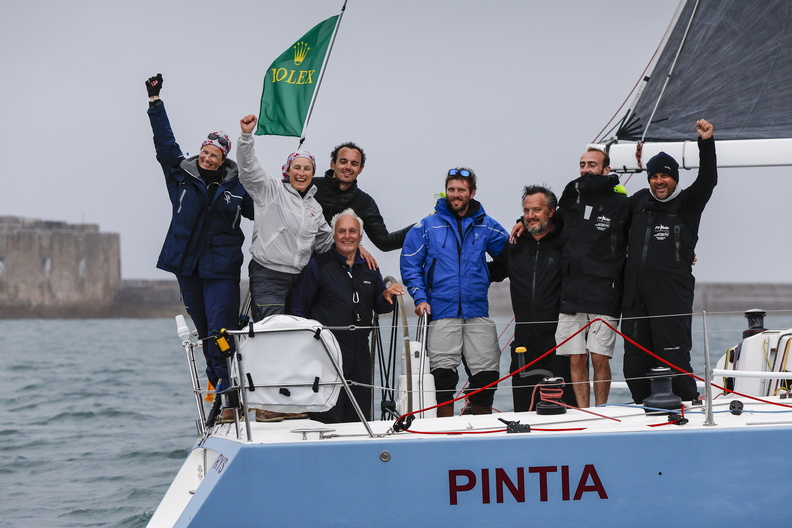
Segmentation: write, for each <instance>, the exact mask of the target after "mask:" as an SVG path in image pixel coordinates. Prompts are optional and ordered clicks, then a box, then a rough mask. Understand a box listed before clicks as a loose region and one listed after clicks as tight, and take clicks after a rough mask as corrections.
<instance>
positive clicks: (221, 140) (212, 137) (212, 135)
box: [206, 132, 228, 148]
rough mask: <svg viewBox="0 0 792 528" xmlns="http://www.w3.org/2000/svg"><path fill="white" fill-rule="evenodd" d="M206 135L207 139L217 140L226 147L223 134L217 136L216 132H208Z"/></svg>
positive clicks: (226, 142) (226, 141)
mask: <svg viewBox="0 0 792 528" xmlns="http://www.w3.org/2000/svg"><path fill="white" fill-rule="evenodd" d="M206 137H207V139H211V140H212V141H217V142H218V143H220V144H221V145H223V147H225V148H228V140H227V139H226V138H224V137H223V136H218V135H217V134H215V133H214V132H212V133H211V134H209V135H208V136H206Z"/></svg>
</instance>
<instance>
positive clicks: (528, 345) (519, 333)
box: [490, 185, 576, 412]
mask: <svg viewBox="0 0 792 528" xmlns="http://www.w3.org/2000/svg"><path fill="white" fill-rule="evenodd" d="M557 203H558V200H557V198H556V195H555V193H553V191H551V190H550V189H548V188H546V187H543V186H539V185H531V186H528V187H525V189H524V191H523V197H522V206H523V219H522V222H523V226H524V227H525V229H524V230H523V232H522V233H521V234H520V235H519V236H517V238H516V241H515V243H514V244H506V245H505V246H504V249H503V251H501V252H500V253H499V254H498V255H497V256H496V257H495V258H494V259H493V260H492V262H491V263H490V274H491V275H492V280H493V281H496V282H497V281H502V280H503V279H505V278H506V277H508V278H509V283H510V285H509V290H510V292H511V301H512V310H513V311H514V318H515V322H516V326H515V329H514V341H512V344H511V367H510V369H511V372H514V371H516V370H518V369H520V368H522V367H525V366H526V365H528V364H532V366H531V367H528V368H526V369H523V370H522V371H521V372H519V373H517V374H515V375H513V376H512V400H513V401H514V410H515V411H517V412H520V411H532V410H534V407H535V405H532V402H533V404H535V403H537V401H538V395H535V394H534V388H535V386H536V384H537V383H539V382H540V381H542V379H543V378H545V377H559V376H560V377H562V378H564V380H565V381H566V382H567V383H566V384H565V385H564V396H563V398H562V399H563V401H564V402H565V403H568V404H569V405H575V404H576V399H575V392H574V390H573V388H572V385H570V384H569V383H568V382H569V381H570V374H569V356H559V355H558V354H556V353H555V351H553V352H551V353H550V354H549V355H548V356H546V357H544V358H543V359H541V360H539V361H536V362H534V361H535V360H536V359H538V358H539V357H540V356H542V355H544V354H545V353H546V352H547V351H548V350H552V349H554V348H555V346H556V342H555V332H556V327H557V326H558V309H559V303H560V299H561V252H562V248H563V239H562V229H563V223H562V222H561V220H560V219H559V218H558V216H557V215H556V214H555V213H556V205H557ZM521 348H524V349H525V351H524V352H518V351H517V350H518V349H521ZM541 370H545V371H546V372H544V373H543V372H537V371H541Z"/></svg>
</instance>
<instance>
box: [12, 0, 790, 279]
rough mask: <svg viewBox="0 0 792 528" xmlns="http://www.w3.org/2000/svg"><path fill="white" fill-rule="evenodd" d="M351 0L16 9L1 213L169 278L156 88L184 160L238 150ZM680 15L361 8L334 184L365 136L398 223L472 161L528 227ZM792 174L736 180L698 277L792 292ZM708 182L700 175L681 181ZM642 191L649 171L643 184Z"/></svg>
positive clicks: (725, 178)
mask: <svg viewBox="0 0 792 528" xmlns="http://www.w3.org/2000/svg"><path fill="white" fill-rule="evenodd" d="M342 3H343V2H342V1H340V0H338V1H329V0H301V1H300V2H294V1H291V0H277V1H276V0H266V1H265V0H249V1H235V0H229V1H226V2H208V1H202V0H198V1H191V2H159V1H156V2H155V1H151V0H139V1H136V2H124V1H121V2H106V1H99V0H96V1H86V0H75V1H72V2H60V1H55V0H50V1H30V2H6V4H5V5H4V6H3V26H4V29H3V34H4V36H5V42H6V51H5V52H4V53H3V54H2V56H0V71H2V72H3V83H2V87H0V90H2V97H0V115H1V116H2V120H3V125H4V126H3V131H4V137H3V138H2V139H1V140H0V156H2V159H3V160H5V162H6V171H5V172H4V174H3V182H4V185H3V192H2V193H1V194H0V215H12V216H22V217H29V218H42V219H47V220H60V221H66V222H69V223H92V224H98V225H99V226H100V229H101V230H102V231H105V232H115V233H120V235H121V253H122V254H121V260H122V275H123V277H124V278H127V279H132V278H159V279H166V278H170V277H171V275H170V274H168V273H165V272H162V271H159V270H157V269H156V268H155V264H156V260H157V255H158V254H159V251H160V248H161V245H162V241H163V239H164V236H165V232H166V230H167V226H168V222H169V218H170V206H169V203H168V199H167V195H166V192H165V186H164V184H163V180H162V173H161V170H160V168H159V165H158V164H157V162H156V160H155V158H154V147H153V145H152V141H151V129H150V126H149V122H148V118H147V116H146V109H147V107H148V103H147V96H146V90H145V87H144V84H143V83H144V80H145V79H146V78H147V77H148V76H150V75H153V74H156V73H158V72H161V73H162V74H163V75H164V78H165V82H164V87H163V91H162V94H161V95H162V99H163V100H164V101H165V104H166V106H167V108H168V113H169V115H170V118H171V124H172V126H173V129H174V132H175V134H176V138H177V140H178V141H179V143H180V145H181V147H182V150H183V151H185V152H189V153H190V154H196V153H197V151H198V148H199V146H200V142H201V141H202V139H203V138H204V137H205V136H206V134H207V133H208V132H209V131H212V130H216V129H218V128H219V129H223V130H225V131H226V132H227V133H228V134H229V135H230V136H231V137H232V139H233V140H234V141H233V142H234V148H233V150H232V152H231V157H232V158H236V138H237V137H238V136H239V124H238V122H239V118H240V117H241V116H243V115H245V114H247V113H258V108H259V100H260V96H261V86H262V81H263V77H264V74H265V71H266V69H267V67H268V66H269V64H270V63H271V62H272V60H273V59H274V58H275V57H277V56H278V55H279V54H280V53H282V52H283V51H284V50H285V49H286V48H287V47H289V46H291V45H292V44H293V43H294V41H296V40H297V39H298V38H300V37H301V36H302V35H303V34H304V33H305V32H306V31H308V30H309V29H310V28H311V27H313V26H314V25H315V24H316V23H318V22H320V21H321V20H323V19H325V18H327V17H328V16H332V15H334V14H337V13H338V12H339V11H340V8H341V5H342ZM676 7H677V1H676V0H603V1H600V2H590V1H587V0H574V1H573V0H569V1H563V0H558V1H550V2H548V1H542V2H539V1H532V0H511V1H505V0H504V1H499V0H490V1H487V2H484V1H482V0H476V1H473V0H470V1H450V0H442V1H435V0H403V1H399V2H375V1H371V0H368V1H364V0H350V1H349V4H348V6H347V10H346V14H345V15H344V17H343V20H342V23H341V28H340V32H339V34H338V37H337V39H336V43H335V48H334V50H333V53H332V55H331V58H330V63H329V66H328V69H327V73H326V75H325V77H324V81H323V84H322V88H321V91H320V93H319V96H318V101H317V104H316V107H315V110H314V113H313V117H312V120H311V123H310V125H309V128H308V129H307V140H306V143H305V146H304V147H305V148H306V149H308V150H309V151H311V152H312V153H313V154H314V155H315V156H316V158H317V161H318V162H319V167H320V172H322V171H323V170H324V169H326V168H328V166H329V153H330V151H331V149H332V147H333V146H334V145H336V144H338V143H341V142H343V141H348V140H352V141H355V142H357V143H359V144H360V145H361V146H362V147H363V148H364V149H365V150H366V154H367V156H368V162H367V164H366V167H365V170H364V171H363V173H362V174H361V176H360V179H359V183H360V186H361V188H363V189H364V190H365V191H367V192H368V193H369V194H371V195H372V196H373V197H374V198H375V199H376V200H377V202H378V204H379V207H380V210H381V211H382V213H383V216H384V218H385V221H386V223H387V225H388V227H389V228H390V229H391V230H395V229H398V228H401V227H403V226H405V225H408V224H410V223H412V222H414V221H416V220H418V219H420V218H421V217H423V216H426V215H427V214H429V213H431V211H432V206H433V196H434V195H435V193H437V192H439V191H442V184H443V178H444V174H445V171H446V170H447V169H448V168H450V167H454V166H458V165H466V166H470V167H472V168H473V169H475V170H476V172H477V173H478V176H479V191H478V194H477V196H476V198H478V199H479V200H480V201H481V202H482V204H483V205H484V207H485V209H486V210H487V211H488V212H489V214H490V215H491V216H493V217H494V218H496V219H497V220H498V221H500V222H501V223H502V224H504V225H505V226H511V225H512V224H513V222H514V220H515V219H516V218H517V217H518V216H519V215H520V214H521V204H520V193H521V190H522V187H523V185H526V184H531V183H547V184H549V185H550V186H551V187H552V188H553V190H555V191H556V192H558V193H559V194H560V191H561V190H562V189H563V187H564V185H565V184H566V183H567V182H568V181H570V180H571V179H574V178H575V177H577V175H578V174H577V163H578V159H579V157H580V154H581V152H582V151H583V150H584V149H585V146H586V144H587V143H588V142H590V141H591V140H593V139H594V137H595V136H596V135H597V133H598V132H599V131H600V129H601V128H602V127H603V126H604V125H605V124H606V123H607V122H608V121H609V120H610V118H611V116H612V115H613V114H614V113H615V112H616V110H617V109H618V108H619V106H620V105H621V104H622V102H623V100H624V99H625V97H627V95H628V94H629V92H630V90H631V89H632V87H633V85H634V84H635V82H636V80H637V79H639V78H640V76H641V73H642V72H643V69H644V67H645V66H646V64H647V63H648V62H649V60H650V59H651V57H652V54H653V53H654V51H655V48H656V47H657V44H658V43H659V41H660V39H661V37H662V35H663V34H664V32H665V30H666V28H667V26H668V23H669V21H670V20H671V17H672V15H673V13H674V11H675V10H676ZM724 82H727V81H724ZM700 117H703V118H706V117H707V116H700ZM713 125H714V126H715V137H716V139H717V129H718V123H713ZM690 128H691V139H694V138H695V132H694V130H695V129H694V123H692V122H691V124H690ZM296 146H297V139H296V138H280V137H272V136H257V137H256V151H257V153H258V156H259V159H260V160H261V162H262V165H263V166H264V167H265V168H266V169H267V170H268V171H270V172H273V173H276V174H277V173H279V171H280V166H281V165H282V164H283V162H284V161H285V158H286V156H287V155H288V154H289V152H291V151H293V150H294V149H295V148H296ZM789 175H790V169H789V168H783V169H755V170H746V169H740V170H737V169H732V170H723V171H721V181H720V184H719V186H718V187H717V188H716V190H715V193H714V196H713V198H712V200H711V202H710V204H709V206H708V208H707V210H706V211H705V213H704V217H703V220H702V224H701V231H700V242H699V245H698V249H697V253H698V260H699V262H698V265H697V266H696V268H695V274H696V276H697V279H698V280H699V281H705V282H754V281H759V282H790V279H789V272H788V269H789V265H788V264H787V261H788V260H789V258H790V255H789V251H788V250H787V246H788V238H789V237H788V225H789V220H787V218H786V215H785V211H786V209H787V208H788V201H789V198H788V197H789V196H790V191H792V183H791V182H790V178H789ZM693 178H695V172H694V171H683V172H682V174H681V182H680V183H681V185H682V186H686V185H687V184H689V183H690V182H691V181H692V180H693ZM644 186H646V178H645V175H640V176H636V177H633V178H632V180H631V181H630V182H629V184H628V186H627V187H628V191H629V192H630V193H632V192H634V191H636V190H638V189H639V188H641V187H644ZM247 232H248V233H250V229H249V228H248V229H247ZM776 241H778V242H780V244H778V245H776V244H775V242H776ZM248 243H249V240H248ZM364 244H365V241H364ZM367 245H368V246H369V247H370V248H371V249H373V246H371V244H370V243H369V244H367ZM245 252H246V254H247V245H246V247H245ZM374 253H375V256H377V257H378V258H379V260H380V264H381V267H382V269H383V274H384V275H389V274H390V275H398V252H391V253H388V254H382V253H379V252H377V251H376V250H375V251H374ZM243 273H244V274H246V271H245V272H243Z"/></svg>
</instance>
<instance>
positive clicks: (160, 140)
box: [148, 101, 253, 280]
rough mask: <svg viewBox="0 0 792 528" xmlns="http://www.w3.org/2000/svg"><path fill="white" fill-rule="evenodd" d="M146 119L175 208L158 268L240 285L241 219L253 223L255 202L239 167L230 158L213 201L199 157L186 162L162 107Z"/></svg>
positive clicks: (157, 105)
mask: <svg viewBox="0 0 792 528" xmlns="http://www.w3.org/2000/svg"><path fill="white" fill-rule="evenodd" d="M148 115H149V120H150V121H151V130H152V131H153V132H154V147H155V148H156V150H157V161H159V163H160V165H161V166H162V172H163V173H164V175H165V185H166V186H167V188H168V196H169V197H170V201H171V206H172V216H171V223H170V227H169V228H168V234H167V236H166V237H165V243H164V244H163V245H162V251H161V252H160V255H159V260H158V261H157V267H158V268H159V269H162V270H165V271H170V272H172V273H175V274H177V275H183V276H188V277H191V276H194V277H200V278H203V279H234V280H239V276H240V269H241V267H242V262H243V260H244V257H243V255H242V243H243V242H244V241H245V235H244V233H242V229H240V226H239V224H240V221H241V217H242V216H244V217H246V218H250V219H252V218H253V200H252V199H251V198H250V196H248V194H247V192H246V191H245V188H244V187H242V184H241V183H240V182H239V178H238V171H237V164H236V163H235V162H234V161H232V160H230V159H228V158H226V160H225V162H224V163H223V165H222V170H224V171H225V173H224V175H223V180H222V181H221V183H220V185H219V186H218V187H217V189H216V190H215V191H214V193H213V195H212V196H209V192H208V190H207V188H206V184H205V183H204V181H203V180H202V179H201V176H200V174H199V172H198V162H197V160H198V156H193V157H191V158H189V159H185V158H184V154H182V151H181V148H179V144H178V143H176V138H175V137H174V136H173V131H172V130H171V126H170V122H169V121H168V114H167V113H166V112H165V105H164V104H163V103H162V101H159V102H158V103H155V104H153V105H152V106H151V107H150V108H149V109H148Z"/></svg>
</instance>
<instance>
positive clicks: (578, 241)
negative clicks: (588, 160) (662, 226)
mask: <svg viewBox="0 0 792 528" xmlns="http://www.w3.org/2000/svg"><path fill="white" fill-rule="evenodd" d="M618 185H619V178H618V176H616V175H607V176H592V175H586V176H581V177H580V178H577V179H576V180H573V181H571V182H570V183H569V184H568V185H567V186H566V188H565V189H564V192H563V194H562V195H561V199H560V200H559V202H558V205H559V209H558V214H560V215H561V219H562V220H563V221H564V237H563V238H564V250H563V254H562V258H561V313H568V314H572V313H578V312H582V313H594V314H601V315H609V316H612V317H618V316H619V313H620V311H621V310H620V306H621V296H622V274H623V271H624V260H625V255H626V249H627V233H628V229H629V225H630V199H629V198H628V197H627V194H626V192H625V191H624V190H623V188H621V187H617V186H618Z"/></svg>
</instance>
